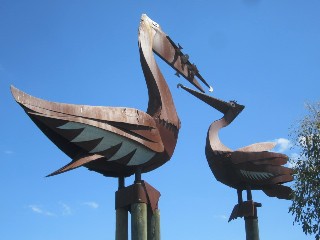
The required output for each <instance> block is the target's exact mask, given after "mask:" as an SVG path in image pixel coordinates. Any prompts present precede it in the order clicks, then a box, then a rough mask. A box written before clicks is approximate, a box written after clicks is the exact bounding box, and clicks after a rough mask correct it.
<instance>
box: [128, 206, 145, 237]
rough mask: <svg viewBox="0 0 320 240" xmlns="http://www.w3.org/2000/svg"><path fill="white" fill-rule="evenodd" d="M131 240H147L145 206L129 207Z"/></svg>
mask: <svg viewBox="0 0 320 240" xmlns="http://www.w3.org/2000/svg"><path fill="white" fill-rule="evenodd" d="M131 240H147V204H146V203H133V204H132V205H131Z"/></svg>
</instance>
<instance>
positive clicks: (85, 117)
mask: <svg viewBox="0 0 320 240" xmlns="http://www.w3.org/2000/svg"><path fill="white" fill-rule="evenodd" d="M138 43H139V53H140V61H141V65H142V70H143V73H144V76H145V80H146V84H147V87H148V94H149V103H148V109H147V112H143V111H140V110H137V109H133V108H126V107H102V106H86V105H73V104H65V103H56V102H49V101H45V100H42V99H39V98H35V97H32V96H30V95H28V94H26V93H24V92H22V91H20V90H18V89H17V88H15V87H13V86H12V87H11V91H12V94H13V96H14V98H15V100H16V101H17V103H19V104H20V105H21V107H22V108H23V109H24V110H25V112H26V113H27V115H28V116H29V117H30V118H31V119H32V121H33V122H34V123H35V124H36V125H37V126H38V127H39V128H40V130H41V131H42V132H43V133H44V134H45V135H46V136H47V137H48V138H49V139H50V140H51V141H52V142H53V143H54V144H55V145H56V146H57V147H58V148H60V149H61V150H62V151H63V152H64V153H65V154H67V155H68V156H69V157H70V158H71V159H72V161H71V162H70V163H68V164H67V165H65V166H64V167H62V168H60V169H58V170H57V171H54V172H53V173H51V174H49V175H48V176H53V175H57V174H60V173H64V172H66V171H69V170H72V169H75V168H77V167H80V166H84V167H86V168H88V169H89V170H92V171H95V172H98V173H101V174H103V175H104V176H110V177H119V178H120V177H127V176H130V175H132V174H134V173H140V174H141V173H144V172H148V171H151V170H154V169H155V168H157V167H159V166H161V165H163V164H164V163H165V162H167V161H168V160H170V158H171V156H172V154H173V152H174V149H175V146H176V142H177V138H178V133H179V129H180V120H179V117H178V114H177V112H176V109H175V106H174V103H173V99H172V96H171V93H170V90H169V88H168V85H167V83H166V81H165V79H164V77H163V75H162V73H161V71H160V69H159V67H158V65H157V63H156V61H155V58H154V54H153V52H154V53H156V54H157V55H158V56H160V57H161V59H163V60H164V61H165V62H166V63H168V64H169V65H170V66H171V67H172V68H174V69H175V70H176V71H177V72H178V73H179V74H180V75H182V76H183V77H184V78H185V79H187V80H188V81H189V82H191V83H192V84H193V85H194V86H195V87H196V88H198V89H199V90H200V91H203V89H202V87H201V86H200V84H199V83H198V81H197V80H196V79H195V76H197V77H198V78H199V79H200V80H201V81H202V82H203V83H204V84H205V85H207V86H209V85H208V84H207V83H206V81H205V80H204V79H203V78H202V76H201V75H200V73H199V71H198V69H197V68H196V67H195V65H194V64H191V63H190V62H189V60H188V58H189V57H188V55H184V54H183V53H182V52H181V47H180V45H178V46H177V45H176V44H174V42H173V41H172V40H171V39H170V37H169V36H167V35H166V34H165V33H164V32H163V31H162V30H161V27H160V26H159V24H157V23H156V22H154V21H152V20H151V19H150V18H149V17H148V16H147V15H145V14H143V15H142V17H141V20H140V26H139V37H138Z"/></svg>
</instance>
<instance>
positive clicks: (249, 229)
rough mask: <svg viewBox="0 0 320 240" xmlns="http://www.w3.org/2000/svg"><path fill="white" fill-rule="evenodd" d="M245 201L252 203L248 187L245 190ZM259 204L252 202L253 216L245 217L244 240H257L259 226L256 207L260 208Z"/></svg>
mask: <svg viewBox="0 0 320 240" xmlns="http://www.w3.org/2000/svg"><path fill="white" fill-rule="evenodd" d="M247 200H248V201H252V193H251V189H250V187H248V188H247ZM261 206H262V204H261V203H256V202H253V216H252V215H251V216H245V217H244V221H245V228H246V240H259V239H260V238H259V225H258V211H257V207H261Z"/></svg>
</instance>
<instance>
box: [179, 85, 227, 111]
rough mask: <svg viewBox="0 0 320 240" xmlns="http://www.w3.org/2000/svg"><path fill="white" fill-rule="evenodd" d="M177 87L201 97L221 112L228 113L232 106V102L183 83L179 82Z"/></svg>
mask: <svg viewBox="0 0 320 240" xmlns="http://www.w3.org/2000/svg"><path fill="white" fill-rule="evenodd" d="M177 87H178V88H179V87H181V88H182V89H184V90H186V91H187V92H189V93H191V94H192V95H193V96H195V97H197V98H199V99H200V100H201V101H203V102H205V103H206V104H208V105H210V106H211V107H213V108H215V109H216V110H218V111H219V112H221V113H223V114H226V113H227V112H228V111H229V110H230V108H231V105H230V103H228V102H225V101H222V100H220V99H218V98H214V97H211V96H208V95H206V94H204V93H201V92H198V91H195V90H192V89H190V88H187V87H185V86H183V85H182V84H178V86H177Z"/></svg>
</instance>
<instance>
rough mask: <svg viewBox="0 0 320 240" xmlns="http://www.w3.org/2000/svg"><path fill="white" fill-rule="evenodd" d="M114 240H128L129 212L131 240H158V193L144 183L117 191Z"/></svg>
mask: <svg viewBox="0 0 320 240" xmlns="http://www.w3.org/2000/svg"><path fill="white" fill-rule="evenodd" d="M115 198H116V199H115V208H116V214H117V218H116V240H128V212H131V239H132V240H147V239H152V240H160V212H159V209H158V202H159V198H160V192H159V191H158V190H156V189H155V188H153V187H152V186H151V185H150V184H148V183H147V182H145V181H138V182H135V183H134V184H133V185H130V186H128V187H123V188H121V189H119V190H118V191H117V192H116V194H115Z"/></svg>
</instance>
